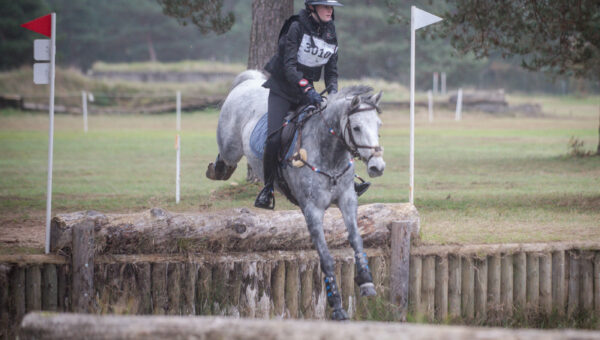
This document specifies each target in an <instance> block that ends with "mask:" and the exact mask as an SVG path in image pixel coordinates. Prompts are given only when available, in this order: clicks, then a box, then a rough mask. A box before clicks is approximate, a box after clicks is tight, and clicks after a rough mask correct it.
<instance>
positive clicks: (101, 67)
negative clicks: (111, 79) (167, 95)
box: [92, 60, 246, 74]
mask: <svg viewBox="0 0 600 340" xmlns="http://www.w3.org/2000/svg"><path fill="white" fill-rule="evenodd" d="M245 69H246V65H244V64H231V63H222V62H218V61H209V60H183V61H179V62H172V63H163V62H150V61H146V62H135V63H104V62H96V63H94V65H93V66H92V71H104V72H106V71H121V72H123V71H127V72H148V71H151V72H207V73H215V72H217V73H218V72H223V73H233V74H237V73H239V72H242V71H244V70H245Z"/></svg>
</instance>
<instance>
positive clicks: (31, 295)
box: [25, 265, 42, 312]
mask: <svg viewBox="0 0 600 340" xmlns="http://www.w3.org/2000/svg"><path fill="white" fill-rule="evenodd" d="M26 273H27V274H26V278H25V282H26V283H27V286H26V287H27V288H26V292H25V301H26V306H27V311H28V312H32V311H40V310H42V273H41V271H40V266H38V265H32V266H29V267H27V272H26Z"/></svg>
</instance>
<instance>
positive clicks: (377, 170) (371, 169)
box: [369, 166, 379, 172]
mask: <svg viewBox="0 0 600 340" xmlns="http://www.w3.org/2000/svg"><path fill="white" fill-rule="evenodd" d="M369 171H371V172H379V168H378V167H376V166H371V167H369Z"/></svg>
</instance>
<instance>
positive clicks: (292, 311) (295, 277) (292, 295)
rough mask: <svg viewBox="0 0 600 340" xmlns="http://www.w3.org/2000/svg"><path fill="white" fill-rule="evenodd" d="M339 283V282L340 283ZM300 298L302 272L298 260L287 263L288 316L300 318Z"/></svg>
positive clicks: (286, 301)
mask: <svg viewBox="0 0 600 340" xmlns="http://www.w3.org/2000/svg"><path fill="white" fill-rule="evenodd" d="M338 282H339V281H338ZM299 297H300V272H299V268H298V261H297V260H288V261H285V309H286V316H287V317H289V318H292V319H296V318H298V311H299V310H300V309H299V304H298V300H299Z"/></svg>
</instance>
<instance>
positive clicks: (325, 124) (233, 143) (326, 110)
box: [206, 70, 385, 320]
mask: <svg viewBox="0 0 600 340" xmlns="http://www.w3.org/2000/svg"><path fill="white" fill-rule="evenodd" d="M265 80H266V77H265V76H264V75H263V74H262V73H261V72H259V71H256V70H248V71H244V72H242V73H241V74H239V75H238V76H237V77H236V78H235V80H234V82H233V84H232V88H231V90H230V92H229V94H228V95H227V97H226V99H225V101H224V102H223V104H222V106H221V111H220V114H219V122H218V127H217V144H218V146H219V155H218V156H217V159H216V161H215V162H214V163H211V164H210V165H209V167H208V170H207V173H206V175H207V177H209V178H211V179H215V180H226V179H228V178H229V177H230V176H231V174H232V173H233V172H234V171H235V168H236V166H237V163H238V162H239V161H240V159H241V158H242V157H243V156H245V157H246V159H247V161H248V163H249V164H250V166H251V167H252V169H253V170H254V171H255V173H256V174H258V175H259V176H261V180H263V178H262V174H263V162H262V159H260V158H259V157H257V155H256V154H255V152H253V151H252V150H251V146H250V142H249V141H250V136H251V134H252V132H253V130H254V127H255V126H256V124H257V122H258V121H259V119H260V118H261V116H263V115H264V114H265V113H266V112H267V98H268V95H269V90H268V89H266V88H263V87H262V84H263V83H264V82H265ZM371 91H373V89H372V88H371V87H368V86H364V85H357V86H351V87H346V88H343V89H341V90H340V91H339V92H337V93H334V94H331V95H330V96H329V97H328V98H327V100H326V102H327V103H326V105H323V106H321V108H314V109H313V110H312V111H309V113H308V115H310V118H308V119H304V120H303V121H302V124H301V126H300V127H299V130H301V133H302V135H301V136H302V138H300V139H301V148H302V150H303V151H304V150H305V151H306V153H305V156H306V157H305V158H303V157H299V156H298V153H296V155H294V160H295V161H296V162H300V166H298V165H296V166H291V165H290V164H286V165H284V166H282V167H280V169H279V174H280V176H282V177H283V178H284V179H285V181H286V182H287V186H288V187H289V192H291V194H292V195H293V198H295V201H296V202H294V203H296V204H297V205H298V206H299V207H300V209H301V211H302V213H303V214H304V217H305V220H306V224H307V227H308V231H309V233H310V237H311V240H312V242H313V244H314V246H315V248H316V250H317V252H318V254H319V258H320V264H321V270H322V271H323V273H324V280H325V286H326V292H327V301H328V303H329V305H330V306H331V307H332V315H331V318H332V319H333V320H346V319H348V315H347V313H346V312H345V311H344V309H343V308H342V303H341V296H340V294H339V290H338V285H337V283H336V279H335V268H334V261H333V258H332V256H331V254H330V252H329V249H328V248H327V243H326V242H325V236H324V233H323V215H324V212H325V210H326V209H327V208H329V207H330V206H331V205H332V204H335V205H337V206H338V208H339V209H340V210H341V212H342V215H343V219H344V224H345V225H346V229H347V231H348V241H349V242H350V245H351V246H352V248H353V250H354V257H355V262H356V276H355V281H356V283H357V284H358V285H359V287H360V295H361V296H374V295H376V291H375V287H374V285H373V279H372V276H371V272H370V269H369V266H368V262H367V257H366V253H364V250H363V241H362V238H361V236H360V234H359V232H358V226H357V206H358V199H357V195H356V192H355V190H354V158H358V159H360V160H362V161H363V162H364V163H365V164H366V165H367V172H368V175H369V176H370V177H377V176H381V175H382V174H383V171H384V169H385V161H384V160H383V148H381V147H380V146H379V128H380V126H381V120H380V119H379V116H378V114H379V113H380V112H381V111H380V109H379V107H378V104H379V101H380V100H381V95H382V93H381V92H379V93H377V94H371ZM275 187H276V189H277V190H280V189H281V188H280V186H279V185H278V182H277V181H275Z"/></svg>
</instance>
